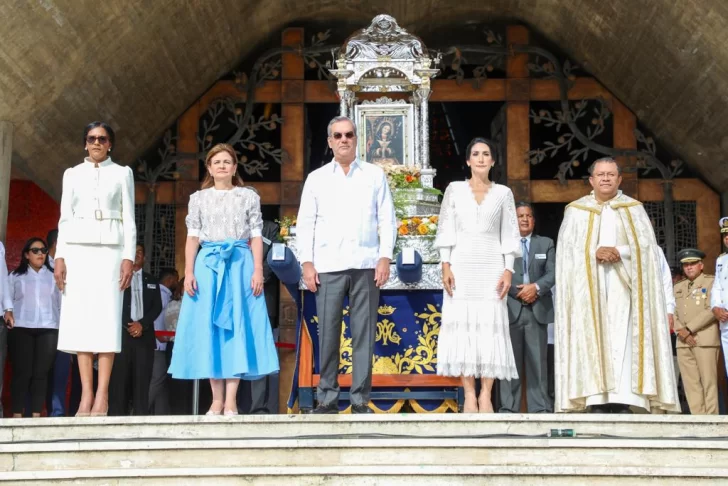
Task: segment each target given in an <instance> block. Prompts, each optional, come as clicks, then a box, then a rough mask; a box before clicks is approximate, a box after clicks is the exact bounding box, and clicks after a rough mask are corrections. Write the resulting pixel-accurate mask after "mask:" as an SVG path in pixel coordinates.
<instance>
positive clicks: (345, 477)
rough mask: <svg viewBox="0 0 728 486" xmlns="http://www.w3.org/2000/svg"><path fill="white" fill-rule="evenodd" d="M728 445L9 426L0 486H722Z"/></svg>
mask: <svg viewBox="0 0 728 486" xmlns="http://www.w3.org/2000/svg"><path fill="white" fill-rule="evenodd" d="M559 429H561V430H562V431H563V430H564V429H566V430H571V431H573V432H574V433H575V437H553V436H549V435H553V434H551V431H552V430H559ZM727 437H728V417H707V418H706V417H692V416H683V415H629V416H627V415H590V414H569V415H540V414H539V415H520V414H513V415H505V414H496V415H474V414H433V415H414V414H396V415H372V416H352V415H338V416H310V415H306V416H304V415H289V416H285V415H277V416H238V417H204V416H201V417H108V418H107V417H104V418H78V419H76V418H69V419H16V420H2V421H0V486H5V485H6V484H39V483H47V482H51V481H52V482H54V483H58V484H94V485H96V484H145V485H146V484H175V485H179V484H182V485H184V484H194V485H196V486H199V484H200V481H213V482H214V483H212V484H252V485H338V484H356V485H357V486H358V485H400V484H401V485H404V484H407V485H409V486H411V485H412V484H418V483H420V482H422V483H423V484H428V485H439V484H443V485H444V484H447V485H450V484H452V485H459V484H463V485H470V484H473V485H475V484H478V485H482V484H498V485H500V484H503V485H510V484H546V485H550V484H560V485H564V484H566V485H572V484H587V483H599V484H634V483H636V482H647V483H653V484H660V485H671V484H676V485H677V484H681V485H683V484H685V483H691V484H698V483H701V484H702V483H707V482H715V483H716V484H718V483H720V484H727V483H728V441H726V438H727ZM413 481H415V482H414V483H413Z"/></svg>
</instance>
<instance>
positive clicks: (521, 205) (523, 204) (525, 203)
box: [516, 201, 533, 213]
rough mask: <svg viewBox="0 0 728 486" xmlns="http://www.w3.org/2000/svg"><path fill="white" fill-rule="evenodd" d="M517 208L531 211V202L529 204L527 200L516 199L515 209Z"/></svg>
mask: <svg viewBox="0 0 728 486" xmlns="http://www.w3.org/2000/svg"><path fill="white" fill-rule="evenodd" d="M518 208H528V209H530V210H531V212H532V213H533V204H531V203H530V202H528V201H518V202H517V203H516V209H518Z"/></svg>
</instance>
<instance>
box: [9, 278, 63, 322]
mask: <svg viewBox="0 0 728 486" xmlns="http://www.w3.org/2000/svg"><path fill="white" fill-rule="evenodd" d="M9 293H10V296H11V299H12V302H13V303H12V309H13V317H15V326H16V327H30V328H34V329H58V321H59V318H60V315H61V293H60V292H59V290H58V287H57V286H56V282H55V280H54V279H53V272H51V271H50V270H48V269H47V268H46V267H45V266H42V267H41V268H40V270H39V271H37V272H36V271H35V270H33V268H32V267H30V266H29V267H28V271H27V272H26V273H25V274H24V275H17V274H15V273H12V274H10V277H9Z"/></svg>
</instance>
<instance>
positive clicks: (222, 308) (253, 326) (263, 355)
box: [169, 239, 279, 380]
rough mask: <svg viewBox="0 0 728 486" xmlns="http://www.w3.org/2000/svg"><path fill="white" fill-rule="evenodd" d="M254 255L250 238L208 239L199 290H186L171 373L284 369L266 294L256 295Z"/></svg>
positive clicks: (250, 376)
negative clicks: (248, 241)
mask: <svg viewBox="0 0 728 486" xmlns="http://www.w3.org/2000/svg"><path fill="white" fill-rule="evenodd" d="M252 277H253V254H252V252H251V251H250V248H249V247H248V244H247V243H246V242H245V241H240V240H233V239H228V240H225V241H222V242H204V243H203V244H202V249H201V250H200V252H199V253H198V254H197V259H196V260H195V278H196V279H197V292H196V293H195V296H194V297H190V296H189V295H187V294H186V293H185V294H184V297H183V298H182V307H181V309H180V313H179V320H178V321H177V334H176V336H175V339H174V351H173V353H172V363H171V365H170V367H169V373H170V374H171V375H172V377H173V378H178V379H187V380H190V379H200V378H215V379H222V378H242V379H244V380H255V379H258V378H260V377H262V376H265V375H269V374H271V373H275V372H277V371H278V369H279V365H278V353H277V352H276V348H275V343H274V341H273V333H272V331H271V327H270V320H269V319H268V311H267V309H266V305H265V297H264V295H263V294H262V293H261V294H260V295H259V296H257V297H256V296H254V295H253V290H252V288H251V287H250V280H251V279H252Z"/></svg>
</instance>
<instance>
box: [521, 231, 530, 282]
mask: <svg viewBox="0 0 728 486" xmlns="http://www.w3.org/2000/svg"><path fill="white" fill-rule="evenodd" d="M521 247H522V248H521V250H522V251H523V283H525V284H526V283H531V279H530V278H529V277H528V240H527V239H526V238H521Z"/></svg>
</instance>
